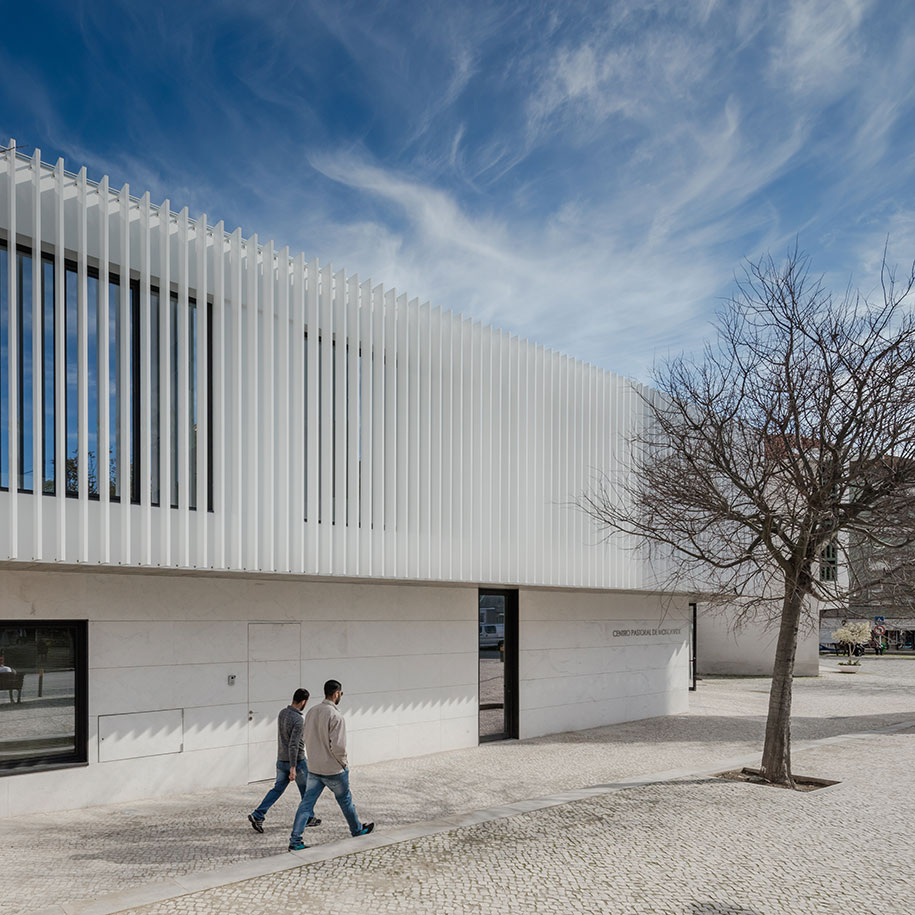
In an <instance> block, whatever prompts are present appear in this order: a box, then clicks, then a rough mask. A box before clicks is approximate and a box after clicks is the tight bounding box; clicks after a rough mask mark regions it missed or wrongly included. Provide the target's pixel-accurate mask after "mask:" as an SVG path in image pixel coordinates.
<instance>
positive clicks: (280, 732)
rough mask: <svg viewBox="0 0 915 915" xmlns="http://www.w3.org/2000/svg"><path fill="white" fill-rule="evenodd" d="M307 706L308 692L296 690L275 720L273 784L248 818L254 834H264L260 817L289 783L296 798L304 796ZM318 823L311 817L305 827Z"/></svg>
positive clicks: (262, 821) (262, 816) (264, 815)
mask: <svg viewBox="0 0 915 915" xmlns="http://www.w3.org/2000/svg"><path fill="white" fill-rule="evenodd" d="M307 702H308V690H307V689H297V690H296V691H295V692H294V693H293V694H292V704H291V705H287V706H286V708H284V709H282V710H281V711H280V713H279V715H277V718H276V784H275V785H274V786H273V787H272V788H271V789H270V790H269V791H268V792H267V793H266V794H265V795H264V799H263V800H262V801H261V802H260V806H259V807H258V808H257V810H255V811H254V812H253V813H249V814H248V822H249V823H250V824H251V826H252V827H253V829H254V831H255V832H263V831H264V817H266V816H267V811H268V810H269V809H270V808H271V807H272V806H273V805H274V804H275V803H276V802H277V800H278V799H279V797H280V795H281V794H282V793H283V792H284V791H285V790H286V786H287V785H288V784H289V783H290V782H295V783H296V786H297V787H298V789H299V794H300V795H303V794H305V785H306V784H307V779H308V763H307V761H306V759H305V744H304V741H303V739H302V732H303V729H304V725H305V722H304V720H303V718H302V709H304V708H305V704H306V703H307ZM320 822H321V821H320V820H316V819H315V818H314V817H312V818H311V819H310V820H308V822H307V823H306V825H307V826H317V825H318V824H319V823H320Z"/></svg>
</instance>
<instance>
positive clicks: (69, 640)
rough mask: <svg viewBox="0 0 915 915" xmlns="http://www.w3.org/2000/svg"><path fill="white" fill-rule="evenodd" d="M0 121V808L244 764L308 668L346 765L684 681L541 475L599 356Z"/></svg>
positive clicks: (267, 753)
mask: <svg viewBox="0 0 915 915" xmlns="http://www.w3.org/2000/svg"><path fill="white" fill-rule="evenodd" d="M10 147H11V148H9V149H6V150H3V151H0V816H6V815H16V814H20V813H24V812H28V811H39V810H52V809H61V808H66V807H74V806H83V805H91V804H96V803H101V802H108V801H115V800H128V799H132V798H136V797H142V796H151V795H157V794H166V793H173V792H177V791H189V790H193V789H195V788H199V787H204V786H206V787H212V786H214V785H216V784H225V785H232V784H243V783H246V782H248V781H251V780H260V779H264V778H268V777H271V775H272V770H273V759H274V753H275V749H274V747H275V743H274V720H275V715H276V712H277V710H278V709H279V708H280V707H282V706H283V705H284V704H286V703H287V702H288V701H289V698H290V696H291V693H292V691H293V689H295V688H296V687H298V686H305V687H307V688H308V689H310V690H311V691H312V693H313V694H314V695H320V691H321V686H322V684H323V682H324V680H325V679H327V678H329V677H336V678H338V679H340V680H341V681H343V683H344V689H345V698H344V708H345V711H346V714H347V716H348V721H349V730H350V735H351V745H352V751H351V759H352V762H353V764H354V765H356V766H358V765H359V764H364V763H366V762H370V761H373V760H380V759H389V758H397V757H404V756H411V755H417V754H422V753H430V752H435V751H440V750H446V749H451V748H457V747H468V746H474V745H476V743H477V742H478V741H479V740H481V739H487V738H498V737H503V738H514V737H522V738H523V737H531V736H535V735H542V734H548V733H553V732H557V731H563V730H569V729H580V728H588V727H591V726H596V725H601V724H605V723H610V722H618V721H624V720H629V719H635V718H642V717H649V716H656V715H666V714H673V713H679V712H682V711H684V710H685V709H686V706H687V695H688V694H687V688H688V662H689V634H690V633H689V619H688V608H687V600H688V598H687V597H686V596H685V595H684V597H683V599H682V601H679V600H677V599H674V600H673V601H671V598H670V596H669V595H668V596H667V597H665V598H662V597H661V596H660V595H659V594H658V593H657V591H656V590H655V588H654V584H653V582H654V578H653V576H652V574H651V570H650V568H649V567H648V565H647V564H646V563H645V562H643V561H642V560H641V559H639V557H638V554H637V553H634V552H633V551H632V549H631V547H632V544H630V543H627V542H625V541H622V540H619V539H617V540H613V541H611V542H603V541H602V540H601V538H600V536H599V535H598V534H597V533H596V532H595V530H594V529H593V527H592V524H591V522H590V520H589V519H588V518H587V517H586V516H585V515H584V514H583V513H582V512H580V511H579V510H578V509H576V508H575V507H574V506H573V505H572V504H571V503H572V501H573V500H574V499H575V498H576V497H577V495H578V494H579V493H580V492H581V491H582V490H584V489H586V488H587V487H588V485H589V483H590V480H591V475H592V473H593V472H594V470H595V469H599V470H601V471H605V472H609V473H611V474H620V473H625V461H624V459H623V456H622V455H623V452H622V448H621V445H622V442H623V439H624V436H625V434H626V431H627V430H628V429H629V428H631V426H632V424H634V423H638V422H639V421H640V412H639V403H640V401H639V398H638V396H637V394H636V392H635V390H634V389H633V386H632V384H631V383H630V382H628V381H625V380H623V379H621V378H619V377H617V376H615V375H613V374H611V373H608V372H605V371H602V370H600V369H598V368H595V367H594V366H591V365H585V364H583V363H581V362H579V361H576V360H575V359H572V358H570V357H568V356H564V355H560V354H559V353H555V352H552V351H550V350H549V349H546V348H544V347H543V346H539V345H535V344H533V343H530V342H527V341H525V340H520V339H518V337H516V336H513V335H510V334H507V333H504V332H501V331H499V330H496V329H494V328H492V327H486V326H482V325H481V324H480V323H478V322H475V321H473V320H471V319H470V318H464V317H462V316H460V315H457V314H454V313H452V312H449V311H445V310H443V309H441V308H438V307H430V306H429V305H428V304H421V303H420V302H418V301H417V300H415V299H411V298H410V297H409V296H407V295H405V294H400V293H398V292H396V291H395V290H393V289H385V288H384V287H383V286H381V285H375V284H373V283H372V282H370V281H368V280H365V281H363V280H361V279H360V278H359V277H357V276H355V275H350V274H347V273H346V272H344V271H343V270H332V269H331V268H330V267H329V266H321V265H319V264H318V262H317V261H306V259H305V257H304V256H303V255H301V254H296V253H292V252H290V251H289V250H288V249H287V248H278V247H276V246H275V245H274V243H273V242H269V241H268V242H266V243H264V242H261V241H260V240H259V239H258V237H257V236H256V235H255V236H251V237H250V238H243V237H242V235H241V232H240V231H239V230H236V231H234V232H231V233H227V232H226V231H225V230H224V227H223V225H222V223H217V224H216V225H211V224H210V223H209V221H208V219H207V217H206V215H200V216H198V217H197V218H195V219H191V218H190V217H189V215H188V212H187V209H183V210H181V211H180V212H178V213H175V212H173V211H172V209H171V207H170V204H169V201H168V200H165V201H163V202H161V203H160V204H158V205H154V204H153V202H152V201H151V200H150V197H149V194H148V193H146V194H142V195H140V196H133V195H132V194H131V193H130V190H129V188H128V187H127V186H126V185H125V186H124V187H122V188H119V189H113V188H110V187H109V185H108V181H107V179H102V180H101V182H99V183H94V182H91V181H89V180H87V176H86V170H85V169H82V170H81V171H80V172H79V173H78V174H71V173H69V172H67V171H66V170H65V169H64V166H63V163H62V162H58V163H57V164H56V165H46V164H44V163H42V161H41V157H40V153H39V152H38V151H35V152H34V154H33V155H31V156H28V157H26V156H23V155H22V154H21V153H19V152H18V151H17V150H16V149H15V148H14V144H13V143H11V144H10ZM482 611H485V614H482ZM483 615H485V618H486V622H487V623H498V622H500V621H501V624H502V626H503V629H502V632H503V633H504V645H503V646H502V648H501V649H500V648H498V647H493V646H492V645H491V644H490V645H488V646H487V647H485V648H482V647H481V641H480V631H481V622H482V618H483Z"/></svg>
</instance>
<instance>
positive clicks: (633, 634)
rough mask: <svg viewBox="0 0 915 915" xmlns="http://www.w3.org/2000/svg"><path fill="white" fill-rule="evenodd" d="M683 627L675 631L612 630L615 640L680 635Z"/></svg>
mask: <svg viewBox="0 0 915 915" xmlns="http://www.w3.org/2000/svg"><path fill="white" fill-rule="evenodd" d="M682 632H683V627H682V626H681V627H679V628H677V629H614V630H613V638H615V639H637V638H648V637H650V636H653V635H654V636H657V635H680V634H681V633H682Z"/></svg>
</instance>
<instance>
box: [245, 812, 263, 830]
mask: <svg viewBox="0 0 915 915" xmlns="http://www.w3.org/2000/svg"><path fill="white" fill-rule="evenodd" d="M248 822H249V823H250V824H251V828H252V829H253V830H254V831H255V832H263V831H264V821H263V820H259V819H258V818H257V817H256V816H255V815H254V814H253V813H249V814H248Z"/></svg>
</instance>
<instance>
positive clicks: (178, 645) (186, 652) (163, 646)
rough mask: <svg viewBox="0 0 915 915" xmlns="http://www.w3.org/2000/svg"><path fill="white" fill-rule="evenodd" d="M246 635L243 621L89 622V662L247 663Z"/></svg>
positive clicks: (143, 664) (138, 664)
mask: <svg viewBox="0 0 915 915" xmlns="http://www.w3.org/2000/svg"><path fill="white" fill-rule="evenodd" d="M296 635H298V628H296ZM247 636H248V626H247V623H243V622H227V621H213V622H171V621H160V620H148V621H145V622H137V621H134V622H123V621H118V620H108V621H104V622H90V624H89V666H90V667H91V668H98V667H154V666H156V665H162V666H173V665H176V664H210V663H214V662H232V663H235V664H244V663H247V648H246V640H247ZM296 657H298V654H296Z"/></svg>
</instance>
